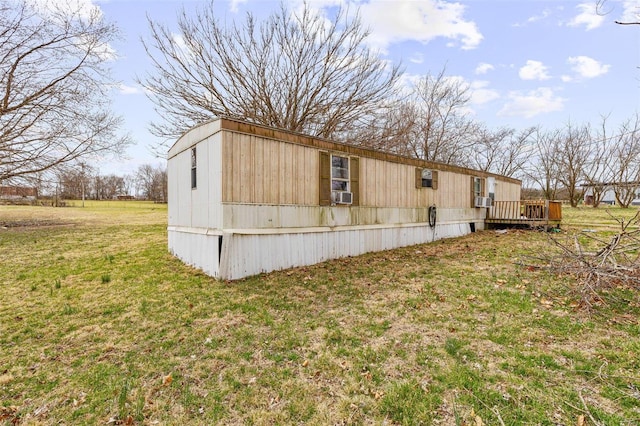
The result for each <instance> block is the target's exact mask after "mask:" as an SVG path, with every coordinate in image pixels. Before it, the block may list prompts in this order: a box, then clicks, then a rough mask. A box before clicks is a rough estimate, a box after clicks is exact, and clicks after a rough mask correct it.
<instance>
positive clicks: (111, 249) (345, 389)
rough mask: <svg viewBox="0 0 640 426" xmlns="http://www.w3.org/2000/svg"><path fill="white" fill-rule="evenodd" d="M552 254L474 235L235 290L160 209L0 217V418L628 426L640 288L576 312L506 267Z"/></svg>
mask: <svg viewBox="0 0 640 426" xmlns="http://www.w3.org/2000/svg"><path fill="white" fill-rule="evenodd" d="M615 214H616V215H618V214H624V215H627V217H630V216H632V215H633V214H635V209H634V210H633V211H621V210H616V211H615ZM564 217H565V222H566V224H565V225H564V226H563V233H566V232H572V230H573V229H577V230H582V229H585V228H590V229H592V228H593V229H597V232H598V233H601V234H602V235H604V236H606V234H607V233H608V232H611V230H613V229H615V228H616V226H615V223H614V225H613V226H611V225H609V229H607V225H606V222H607V221H608V222H610V223H613V222H612V221H611V220H610V219H608V218H607V215H606V214H605V213H604V209H598V210H594V209H588V208H583V209H569V208H565V209H564ZM35 225H37V226H35ZM550 247H551V245H550V244H549V242H548V240H547V235H546V234H544V233H540V232H534V231H509V232H508V233H506V234H498V233H495V232H492V231H485V232H477V233H474V234H471V235H469V236H466V237H463V238H458V239H452V240H446V241H437V242H435V243H432V244H425V245H420V246H413V247H408V248H403V249H397V250H392V251H387V252H382V253H373V254H368V255H364V256H360V257H357V258H346V259H340V260H336V261H330V262H326V263H323V264H319V265H315V266H311V267H305V268H298V269H293V270H287V271H282V272H276V273H271V274H265V275H261V276H257V277H253V278H249V279H245V280H242V281H238V282H233V283H229V282H218V281H215V280H213V279H211V278H209V277H207V276H205V275H204V274H202V273H200V272H198V271H196V270H193V269H191V268H189V267H187V266H185V265H183V264H182V263H181V262H179V261H178V260H176V259H174V258H172V257H171V256H170V255H169V254H168V252H167V243H166V206H164V205H159V204H145V203H137V202H109V203H97V204H96V203H86V205H85V207H84V208H81V207H67V208H57V209H54V208H44V207H8V206H0V300H1V302H0V424H8V425H9V424H45V425H48V424H106V423H111V424H149V425H152V424H163V425H164V424H175V425H179V424H201V425H209V424H216V423H219V424H256V425H273V424H311V425H329V424H344V425H346V424H406V425H413V424H443V425H481V424H486V425H501V424H504V425H581V424H585V425H594V424H602V425H637V424H640V356H639V355H638V354H639V353H640V325H639V320H640V297H639V296H638V294H635V293H632V292H630V291H628V290H626V289H624V288H621V289H618V290H614V291H615V292H616V296H618V297H617V298H616V299H615V300H617V302H616V303H611V304H608V305H603V306H601V307H600V308H599V309H598V310H597V311H595V312H591V313H586V312H583V311H578V310H576V309H575V303H574V300H573V299H572V297H571V294H570V293H569V292H568V290H567V289H568V286H569V285H570V284H571V279H570V278H568V277H554V276H550V275H549V274H547V273H545V272H544V271H541V270H538V269H534V268H526V267H521V266H518V262H519V261H521V260H523V259H524V260H526V259H527V256H530V255H536V254H540V253H544V252H547V251H548V250H550Z"/></svg>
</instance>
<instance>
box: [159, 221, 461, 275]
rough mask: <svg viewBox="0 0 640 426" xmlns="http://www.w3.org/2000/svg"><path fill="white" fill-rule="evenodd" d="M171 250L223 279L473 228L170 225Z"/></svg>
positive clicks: (456, 234)
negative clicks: (270, 229) (251, 230)
mask: <svg viewBox="0 0 640 426" xmlns="http://www.w3.org/2000/svg"><path fill="white" fill-rule="evenodd" d="M168 231H169V251H170V252H171V253H172V254H173V255H175V256H176V257H178V258H179V259H181V260H182V261H183V262H185V263H187V264H189V265H191V266H194V267H195V268H198V269H201V270H202V271H204V272H205V273H206V274H208V275H210V276H213V277H215V278H219V279H223V280H236V279H240V278H244V277H248V276H251V275H256V274H260V273H262V272H271V271H276V270H281V269H287V268H292V267H298V266H305V265H313V264H316V263H320V262H324V261H326V260H330V259H338V258H341V257H346V256H358V255H361V254H364V253H368V252H374V251H382V250H389V249H393V248H397V247H405V246H410V245H415V244H422V243H427V242H431V241H435V240H439V239H442V238H452V237H459V236H462V235H466V234H468V233H470V232H471V227H470V224H469V223H468V222H467V223H440V224H437V225H436V227H435V228H430V227H429V226H425V225H424V224H420V226H406V225H405V226H402V227H372V228H370V229H367V228H363V227H358V228H357V229H348V228H347V227H343V228H341V229H340V230H327V231H325V232H298V233H296V232H290V233H261V234H248V233H233V232H224V231H223V232H214V233H212V232H206V230H205V231H204V232H193V231H192V230H191V231H188V232H185V231H186V230H183V229H180V228H174V227H169V230H168Z"/></svg>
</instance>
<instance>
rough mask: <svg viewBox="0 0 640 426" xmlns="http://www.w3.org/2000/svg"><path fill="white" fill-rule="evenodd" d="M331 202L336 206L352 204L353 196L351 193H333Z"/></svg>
mask: <svg viewBox="0 0 640 426" xmlns="http://www.w3.org/2000/svg"><path fill="white" fill-rule="evenodd" d="M333 202H334V203H336V204H351V203H353V194H352V193H351V192H342V191H335V192H334V193H333Z"/></svg>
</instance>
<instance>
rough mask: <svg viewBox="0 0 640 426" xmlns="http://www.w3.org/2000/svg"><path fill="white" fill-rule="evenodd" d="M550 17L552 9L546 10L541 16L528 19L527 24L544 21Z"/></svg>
mask: <svg viewBox="0 0 640 426" xmlns="http://www.w3.org/2000/svg"><path fill="white" fill-rule="evenodd" d="M549 15H551V10H550V9H545V10H543V11H542V13H541V14H540V15H534V16H532V17H530V18H529V19H527V22H537V21H542V20H543V19H545V18H547V17H549Z"/></svg>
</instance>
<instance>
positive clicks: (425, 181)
mask: <svg viewBox="0 0 640 426" xmlns="http://www.w3.org/2000/svg"><path fill="white" fill-rule="evenodd" d="M416 188H418V189H420V188H431V189H438V171H437V170H431V169H422V168H419V167H416Z"/></svg>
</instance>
